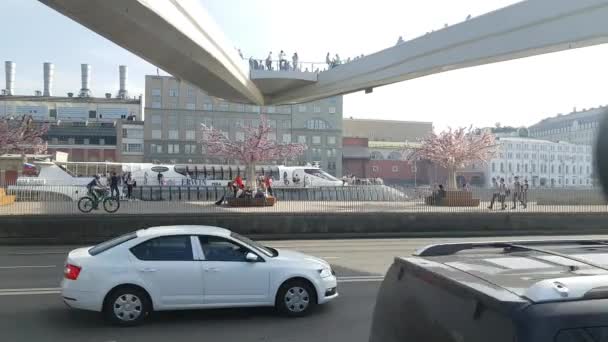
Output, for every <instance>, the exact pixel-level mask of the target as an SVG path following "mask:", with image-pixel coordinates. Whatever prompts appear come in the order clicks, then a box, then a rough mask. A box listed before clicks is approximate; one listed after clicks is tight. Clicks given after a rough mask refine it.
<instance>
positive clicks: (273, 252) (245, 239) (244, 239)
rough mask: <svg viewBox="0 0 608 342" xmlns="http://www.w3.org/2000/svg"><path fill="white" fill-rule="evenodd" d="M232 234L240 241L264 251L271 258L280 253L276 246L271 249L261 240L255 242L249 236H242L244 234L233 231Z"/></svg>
mask: <svg viewBox="0 0 608 342" xmlns="http://www.w3.org/2000/svg"><path fill="white" fill-rule="evenodd" d="M230 236H232V237H233V238H234V239H237V240H239V241H240V242H243V243H246V244H247V245H249V246H251V247H253V248H255V249H257V250H259V251H260V252H262V253H264V254H265V255H266V256H269V257H271V258H272V257H275V256H277V255H279V252H277V250H276V249H274V248H272V249H271V248H269V247H266V246H264V245H262V244H260V243H259V242H255V241H253V240H251V239H250V238H248V237H245V236H242V235H240V234H237V233H234V232H233V233H231V234H230Z"/></svg>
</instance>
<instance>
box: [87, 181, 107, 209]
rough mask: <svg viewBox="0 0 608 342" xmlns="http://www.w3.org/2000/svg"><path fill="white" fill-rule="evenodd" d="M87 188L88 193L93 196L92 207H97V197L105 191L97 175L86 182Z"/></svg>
mask: <svg viewBox="0 0 608 342" xmlns="http://www.w3.org/2000/svg"><path fill="white" fill-rule="evenodd" d="M87 189H88V190H89V195H91V197H93V199H94V200H95V203H94V207H93V208H94V209H97V203H98V202H99V198H100V197H101V196H103V193H104V191H105V187H104V186H103V185H102V184H101V181H100V177H99V175H95V177H94V178H93V180H92V181H91V182H89V184H87Z"/></svg>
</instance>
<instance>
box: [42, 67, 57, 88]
mask: <svg viewBox="0 0 608 342" xmlns="http://www.w3.org/2000/svg"><path fill="white" fill-rule="evenodd" d="M42 69H43V74H44V90H43V91H42V95H43V96H53V92H52V88H53V74H54V73H55V66H54V65H53V63H48V62H47V63H44V64H43V67H42Z"/></svg>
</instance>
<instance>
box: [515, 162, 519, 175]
mask: <svg viewBox="0 0 608 342" xmlns="http://www.w3.org/2000/svg"><path fill="white" fill-rule="evenodd" d="M515 169H516V170H517V171H516V172H517V173H519V163H517V165H515Z"/></svg>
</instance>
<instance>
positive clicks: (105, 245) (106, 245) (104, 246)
mask: <svg viewBox="0 0 608 342" xmlns="http://www.w3.org/2000/svg"><path fill="white" fill-rule="evenodd" d="M136 237H137V233H136V232H131V233H127V234H125V235H121V236H119V237H116V238H113V239H111V240H108V241H104V242H102V243H100V244H98V245H96V246H94V247H91V248H90V249H89V254H91V255H93V256H95V255H97V254H99V253H102V252H105V251H107V250H108V249H111V248H114V247H116V246H118V245H120V244H122V243H125V242H127V241H129V240H133V239H135V238H136Z"/></svg>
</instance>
